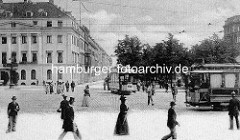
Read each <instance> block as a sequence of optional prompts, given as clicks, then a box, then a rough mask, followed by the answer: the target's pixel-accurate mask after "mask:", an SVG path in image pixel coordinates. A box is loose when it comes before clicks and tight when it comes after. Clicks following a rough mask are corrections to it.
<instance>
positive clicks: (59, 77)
mask: <svg viewBox="0 0 240 140" xmlns="http://www.w3.org/2000/svg"><path fill="white" fill-rule="evenodd" d="M62 78H63V74H62V72H60V71H58V80H62Z"/></svg>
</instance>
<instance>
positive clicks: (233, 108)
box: [228, 91, 240, 130]
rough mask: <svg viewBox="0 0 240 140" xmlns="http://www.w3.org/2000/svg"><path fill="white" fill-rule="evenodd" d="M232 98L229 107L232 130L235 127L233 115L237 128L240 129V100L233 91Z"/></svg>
mask: <svg viewBox="0 0 240 140" xmlns="http://www.w3.org/2000/svg"><path fill="white" fill-rule="evenodd" d="M231 94H232V99H231V100H230V102H229V107H228V115H229V117H230V128H229V129H230V130H232V129H233V117H235V120H236V125H237V129H239V121H238V115H239V109H240V103H239V100H238V99H237V98H236V97H235V96H236V95H235V92H234V91H233V92H232V93H231Z"/></svg>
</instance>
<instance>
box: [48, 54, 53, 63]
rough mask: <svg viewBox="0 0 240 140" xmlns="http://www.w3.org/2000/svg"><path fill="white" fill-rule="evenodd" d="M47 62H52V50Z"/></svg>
mask: <svg viewBox="0 0 240 140" xmlns="http://www.w3.org/2000/svg"><path fill="white" fill-rule="evenodd" d="M47 63H52V53H51V52H48V53H47Z"/></svg>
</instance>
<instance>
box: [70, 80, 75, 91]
mask: <svg viewBox="0 0 240 140" xmlns="http://www.w3.org/2000/svg"><path fill="white" fill-rule="evenodd" d="M71 88H72V92H74V88H75V82H74V81H72V83H71Z"/></svg>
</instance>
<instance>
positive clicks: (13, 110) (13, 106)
mask: <svg viewBox="0 0 240 140" xmlns="http://www.w3.org/2000/svg"><path fill="white" fill-rule="evenodd" d="M19 110H20V107H19V105H18V103H16V102H15V103H13V102H11V103H9V104H8V116H16V115H17V114H18V111H19Z"/></svg>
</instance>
